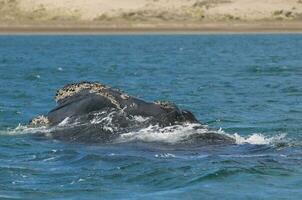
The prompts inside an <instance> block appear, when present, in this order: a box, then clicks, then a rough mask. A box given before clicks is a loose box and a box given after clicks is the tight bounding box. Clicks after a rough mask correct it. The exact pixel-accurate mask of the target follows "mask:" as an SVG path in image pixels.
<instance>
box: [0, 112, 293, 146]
mask: <svg viewBox="0 0 302 200" xmlns="http://www.w3.org/2000/svg"><path fill="white" fill-rule="evenodd" d="M100 114H102V113H100ZM132 120H134V121H135V122H136V123H144V122H145V121H148V118H144V117H142V116H135V117H132ZM89 123H90V124H92V125H97V124H100V123H102V124H103V125H104V129H106V130H110V131H112V132H114V131H116V130H117V128H118V127H116V126H114V124H113V123H112V118H111V115H108V116H107V117H105V118H103V117H100V116H99V115H95V116H94V118H93V119H92V120H90V122H89ZM75 126H80V124H78V123H77V122H76V121H73V122H71V120H70V118H66V119H64V120H63V121H62V122H61V123H59V125H58V126H56V127H52V128H48V127H46V126H41V127H29V126H26V125H21V124H19V125H18V126H17V127H16V128H13V129H7V130H4V131H0V135H21V134H34V133H43V134H44V135H46V136H48V134H51V132H52V131H54V130H56V131H59V130H62V129H65V128H70V127H75ZM204 134H208V135H209V134H215V135H220V136H222V137H230V138H232V139H233V140H234V141H235V143H236V144H238V145H242V144H254V145H270V144H280V143H284V142H285V143H286V142H288V138H287V137H286V134H285V133H283V134H278V135H275V136H265V135H264V134H261V133H253V134H250V135H246V136H243V135H239V134H238V133H234V134H230V133H226V132H224V131H223V130H222V129H221V128H220V129H219V130H212V129H209V128H208V127H207V126H203V125H200V124H197V123H185V124H181V125H173V126H168V127H160V126H158V125H149V126H147V127H145V128H141V129H136V130H135V131H133V130H131V131H129V132H124V133H121V134H120V135H119V137H118V138H116V139H115V141H114V143H127V142H133V141H139V142H158V143H168V144H178V143H181V142H183V141H185V140H188V139H190V138H191V139H192V138H193V139H194V138H198V136H200V135H204ZM193 142H194V141H193Z"/></svg>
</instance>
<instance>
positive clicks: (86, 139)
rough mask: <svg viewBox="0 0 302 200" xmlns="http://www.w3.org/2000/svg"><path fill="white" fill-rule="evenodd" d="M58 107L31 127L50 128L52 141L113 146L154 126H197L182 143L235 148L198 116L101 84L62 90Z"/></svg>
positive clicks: (84, 84) (67, 87)
mask: <svg viewBox="0 0 302 200" xmlns="http://www.w3.org/2000/svg"><path fill="white" fill-rule="evenodd" d="M55 100H56V102H57V104H58V105H57V106H56V107H55V108H54V109H52V110H50V111H49V112H48V113H47V114H46V115H45V116H44V115H40V116H38V117H35V118H33V119H32V120H31V121H30V123H29V124H30V126H33V127H39V126H46V127H48V128H49V129H48V130H49V131H47V133H41V134H43V135H46V136H48V137H51V138H54V139H58V140H64V141H75V142H81V143H112V142H116V141H119V137H120V136H121V135H123V134H125V133H130V132H139V131H140V130H142V129H145V128H147V127H150V126H153V127H157V128H158V129H156V130H155V131H162V130H163V128H166V127H170V128H171V129H173V127H179V126H184V125H186V124H194V129H193V131H196V133H192V134H188V135H187V136H184V137H183V138H182V140H181V143H195V144H196V143H197V144H200V145H206V144H234V143H235V140H234V139H233V138H231V137H229V136H227V135H224V134H219V133H217V132H215V131H211V130H210V129H207V131H206V132H204V131H203V132H202V133H200V132H199V131H198V130H199V129H203V130H204V129H205V126H204V125H202V124H201V123H200V122H199V121H198V120H197V119H196V118H195V116H194V115H193V114H192V113H191V112H190V111H187V110H181V109H179V108H178V107H177V106H176V105H174V104H173V103H169V102H160V101H159V102H146V101H144V100H141V99H139V98H136V97H132V96H130V95H128V94H126V93H124V92H122V91H120V90H117V89H113V88H111V87H109V86H107V85H104V84H101V83H98V82H79V83H73V84H68V85H66V86H64V87H63V88H61V89H59V90H58V91H57V93H56V96H55ZM150 134H151V133H150Z"/></svg>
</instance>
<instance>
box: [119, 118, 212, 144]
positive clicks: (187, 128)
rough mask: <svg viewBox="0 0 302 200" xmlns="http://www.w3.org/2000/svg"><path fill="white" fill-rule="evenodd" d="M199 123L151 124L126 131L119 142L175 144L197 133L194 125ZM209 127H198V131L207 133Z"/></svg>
mask: <svg viewBox="0 0 302 200" xmlns="http://www.w3.org/2000/svg"><path fill="white" fill-rule="evenodd" d="M196 126H200V125H199V124H192V123H187V124H184V125H174V126H168V127H164V128H160V127H159V126H157V125H155V126H149V127H147V128H144V129H141V130H139V131H136V132H130V133H124V134H122V135H121V136H120V138H119V139H118V142H129V141H135V140H138V141H144V142H166V143H171V144H175V143H177V142H179V141H181V140H183V139H185V138H187V137H189V136H190V135H192V134H196V129H194V127H196ZM207 131H208V129H206V128H204V129H198V133H205V132H207Z"/></svg>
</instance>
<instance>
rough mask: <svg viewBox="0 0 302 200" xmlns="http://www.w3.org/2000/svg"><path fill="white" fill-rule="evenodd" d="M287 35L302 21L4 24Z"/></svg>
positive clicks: (28, 29)
mask: <svg viewBox="0 0 302 200" xmlns="http://www.w3.org/2000/svg"><path fill="white" fill-rule="evenodd" d="M245 33H247V34H249V33H250V34H253V33H255V34H257V33H263V34H265V33H268V34H270V33H271V34H279V33H280V34H282V33H284V34H287V33H297V34H299V33H302V21H301V22H300V21H294V22H293V21H291V22H290V21H272V22H207V23H185V22H183V23H176V22H173V23H136V24H130V23H128V24H127V23H110V24H109V23H106V24H100V23H82V22H81V23H45V24H42V23H37V24H14V25H8V24H0V35H19V34H20V35H23V34H24V35H28V34H41V35H43V34H50V35H52V34H58V35H60V34H79V35H82V34H83V35H85V34H93V35H102V34H105V35H106V34H245Z"/></svg>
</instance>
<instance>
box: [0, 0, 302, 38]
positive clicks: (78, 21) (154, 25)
mask: <svg viewBox="0 0 302 200" xmlns="http://www.w3.org/2000/svg"><path fill="white" fill-rule="evenodd" d="M145 32H147V33H148V32H150V33H247V32H251V33H253V32H263V33H266V32H273V33H277V32H284V33H287V32H294V33H298V32H299V33H300V32H302V0H123V1H121V0H89V1H83V0H0V34H11V33H14V34H19V33H20V34H24V33H35V34H50V33H52V34H61V33H62V34H64V33H79V34H85V33H87V34H103V33H105V34H106V33H145Z"/></svg>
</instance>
